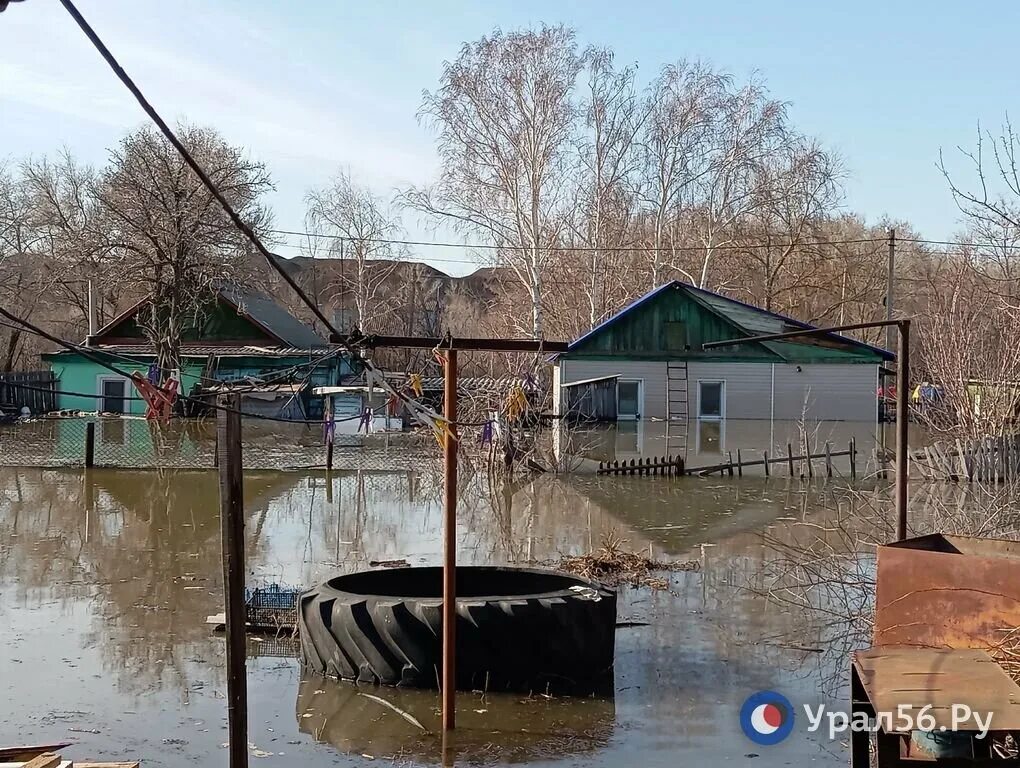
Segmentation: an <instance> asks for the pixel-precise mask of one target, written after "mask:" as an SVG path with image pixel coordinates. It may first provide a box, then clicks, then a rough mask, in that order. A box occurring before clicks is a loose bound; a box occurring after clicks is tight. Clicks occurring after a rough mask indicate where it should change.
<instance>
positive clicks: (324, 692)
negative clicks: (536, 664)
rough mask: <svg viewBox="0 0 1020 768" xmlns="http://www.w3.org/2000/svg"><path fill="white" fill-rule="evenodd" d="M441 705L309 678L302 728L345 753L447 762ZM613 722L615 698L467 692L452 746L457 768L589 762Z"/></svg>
mask: <svg viewBox="0 0 1020 768" xmlns="http://www.w3.org/2000/svg"><path fill="white" fill-rule="evenodd" d="M379 699H382V700H383V701H384V702H386V703H385V704H384V703H382V702H380V701H379ZM387 704H388V705H389V706H387ZM436 705H437V698H436V695H435V693H433V692H426V691H420V690H408V689H400V688H388V689H387V688H366V687H365V686H357V685H353V684H351V683H344V682H337V681H334V680H324V679H322V678H321V677H318V676H316V675H303V676H302V678H301V684H300V685H299V687H298V695H297V722H298V726H299V727H300V729H301V730H302V731H303V732H304V733H307V734H310V735H311V736H313V737H314V738H315V740H316V741H320V742H323V743H325V744H330V745H332V746H333V747H334V748H336V749H338V750H340V751H341V752H345V753H354V754H370V755H372V756H374V757H376V758H379V759H401V760H414V761H422V762H426V763H436V762H440V761H441V759H442V757H443V740H442V737H441V736H440V735H439V734H440V733H441V731H442V718H441V716H440V712H439V711H438V710H437V708H436ZM402 713H404V714H406V715H409V716H410V717H412V718H414V720H415V721H417V723H419V724H420V725H421V726H422V727H419V726H418V725H416V724H415V723H414V722H412V721H411V720H409V719H407V717H405V716H404V714H402ZM614 721H615V706H614V704H613V699H612V698H604V697H589V698H582V699H556V698H547V697H545V696H541V695H537V696H511V695H508V694H489V695H482V694H462V695H461V696H459V707H458V716H457V730H456V734H455V737H454V739H453V740H452V743H451V742H449V741H448V742H447V745H446V746H447V749H448V751H449V752H450V753H451V756H452V757H453V758H454V759H455V760H456V761H457V762H458V763H469V764H472V765H476V764H492V763H520V762H533V761H535V760H539V759H543V758H562V757H584V756H585V755H591V753H593V752H597V751H598V750H600V749H601V748H604V747H605V746H607V745H608V744H609V741H610V738H611V736H612V735H613V727H614Z"/></svg>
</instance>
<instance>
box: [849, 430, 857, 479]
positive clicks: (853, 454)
mask: <svg viewBox="0 0 1020 768" xmlns="http://www.w3.org/2000/svg"><path fill="white" fill-rule="evenodd" d="M850 479H851V480H856V479H857V442H856V441H855V440H854V439H853V438H852V437H851V438H850Z"/></svg>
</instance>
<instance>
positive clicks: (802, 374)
mask: <svg viewBox="0 0 1020 768" xmlns="http://www.w3.org/2000/svg"><path fill="white" fill-rule="evenodd" d="M797 368H798V366H796V365H777V366H776V418H777V419H799V418H800V417H801V415H802V414H805V415H806V416H807V418H808V419H809V420H812V421H875V419H877V418H878V415H877V414H878V392H877V387H878V366H876V365H863V364H859V365H853V364H831V365H802V366H800V370H799V371H798V370H797ZM805 404H806V408H807V410H806V412H805Z"/></svg>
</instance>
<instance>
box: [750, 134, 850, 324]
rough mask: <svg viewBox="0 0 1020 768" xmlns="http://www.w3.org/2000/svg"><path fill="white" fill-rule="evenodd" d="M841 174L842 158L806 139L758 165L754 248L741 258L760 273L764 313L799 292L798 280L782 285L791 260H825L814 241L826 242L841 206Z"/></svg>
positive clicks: (753, 211)
mask: <svg viewBox="0 0 1020 768" xmlns="http://www.w3.org/2000/svg"><path fill="white" fill-rule="evenodd" d="M841 175H842V169H841V165H840V161H839V159H838V158H836V157H835V156H833V155H832V154H830V153H828V152H826V151H825V150H824V149H822V148H821V147H820V146H819V145H818V144H817V142H814V141H811V140H809V139H804V138H794V139H792V140H791V141H790V142H789V143H788V144H786V145H785V146H782V147H780V148H779V150H778V151H777V152H775V153H773V154H770V155H767V156H765V157H764V158H762V160H761V162H760V163H758V166H757V168H756V170H755V174H754V176H755V178H754V181H753V187H754V190H755V192H754V195H755V198H756V200H755V202H754V205H753V206H750V208H751V210H750V211H749V214H748V221H747V222H746V226H745V227H743V228H742V229H743V231H744V232H746V235H745V236H746V237H747V238H748V239H749V240H751V241H752V242H753V243H754V247H751V248H748V250H747V251H739V255H740V258H741V259H743V260H744V262H745V264H752V265H755V266H756V267H757V268H758V269H759V270H760V274H761V290H760V292H757V291H756V292H755V293H756V294H757V295H754V296H752V299H753V300H755V301H757V302H759V303H760V304H761V306H763V307H764V308H765V309H768V310H773V309H775V306H774V305H775V302H776V299H777V297H778V295H779V294H780V293H782V292H783V291H795V290H797V284H798V281H797V280H794V281H791V282H787V283H785V284H784V282H783V277H784V273H785V272H786V271H787V270H788V268H792V267H793V266H794V265H793V264H792V263H791V262H794V261H796V260H797V257H798V256H799V257H800V260H801V261H802V262H803V261H808V262H811V263H815V264H816V263H817V257H823V258H824V256H822V254H820V253H819V252H818V250H817V248H816V246H814V245H813V244H812V243H813V242H816V241H818V240H820V239H823V238H820V237H819V235H820V234H822V229H823V226H824V224H825V223H826V222H827V221H828V220H829V218H830V217H831V216H832V214H833V212H834V209H835V206H836V205H837V204H838V202H839V199H840V183H839V182H840V177H841ZM798 277H800V276H799V275H798ZM755 282H757V281H755ZM745 284H746V282H745Z"/></svg>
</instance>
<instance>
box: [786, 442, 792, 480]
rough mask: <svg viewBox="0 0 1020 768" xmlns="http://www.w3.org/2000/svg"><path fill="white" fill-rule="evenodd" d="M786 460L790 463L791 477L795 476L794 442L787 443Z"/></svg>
mask: <svg viewBox="0 0 1020 768" xmlns="http://www.w3.org/2000/svg"><path fill="white" fill-rule="evenodd" d="M786 460H787V462H789V464H790V477H793V444H792V443H787V444H786Z"/></svg>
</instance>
